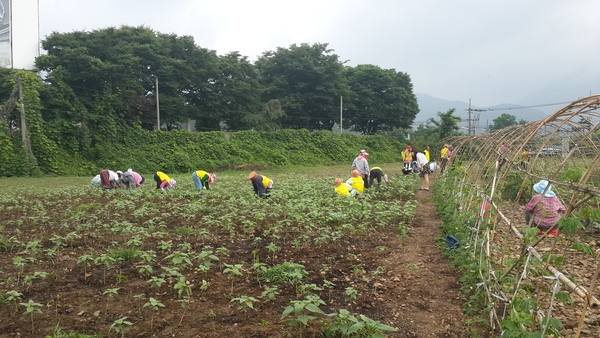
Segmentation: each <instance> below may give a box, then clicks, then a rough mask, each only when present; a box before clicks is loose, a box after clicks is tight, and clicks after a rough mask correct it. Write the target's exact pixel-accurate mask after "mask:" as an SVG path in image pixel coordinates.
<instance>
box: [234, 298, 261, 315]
mask: <svg viewBox="0 0 600 338" xmlns="http://www.w3.org/2000/svg"><path fill="white" fill-rule="evenodd" d="M233 302H238V303H239V304H240V305H239V306H238V307H237V309H238V310H239V311H243V312H244V313H246V312H247V311H248V309H252V310H254V302H258V300H257V299H256V298H254V297H248V296H239V297H237V298H232V299H231V301H230V303H233Z"/></svg>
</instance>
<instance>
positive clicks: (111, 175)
mask: <svg viewBox="0 0 600 338" xmlns="http://www.w3.org/2000/svg"><path fill="white" fill-rule="evenodd" d="M100 183H101V185H102V186H103V188H104V189H114V188H120V187H122V184H121V181H120V180H119V175H117V173H116V172H114V171H112V170H106V169H104V170H101V171H100Z"/></svg>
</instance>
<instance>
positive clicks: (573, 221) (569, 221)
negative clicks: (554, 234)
mask: <svg viewBox="0 0 600 338" xmlns="http://www.w3.org/2000/svg"><path fill="white" fill-rule="evenodd" d="M558 227H559V229H560V230H561V231H562V232H564V233H565V234H572V233H574V232H575V231H577V230H578V229H581V228H583V224H581V221H580V220H579V219H577V218H574V217H564V218H561V219H560V220H559V221H558Z"/></svg>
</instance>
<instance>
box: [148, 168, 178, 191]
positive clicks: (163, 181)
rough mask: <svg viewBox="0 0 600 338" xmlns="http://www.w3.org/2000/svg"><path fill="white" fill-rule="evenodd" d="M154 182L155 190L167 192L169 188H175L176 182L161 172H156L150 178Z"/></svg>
mask: <svg viewBox="0 0 600 338" xmlns="http://www.w3.org/2000/svg"><path fill="white" fill-rule="evenodd" d="M152 178H153V179H154V182H156V189H160V190H168V189H169V188H175V186H176V185H177V181H175V180H174V179H172V178H170V177H169V176H167V174H165V173H163V172H162V171H157V172H155V173H154V175H153V176H152Z"/></svg>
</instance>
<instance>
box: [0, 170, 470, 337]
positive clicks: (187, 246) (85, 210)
mask: <svg viewBox="0 0 600 338" xmlns="http://www.w3.org/2000/svg"><path fill="white" fill-rule="evenodd" d="M383 168H384V170H385V171H386V173H387V174H388V175H389V176H390V178H391V184H390V185H382V186H381V187H379V188H373V189H370V190H369V191H368V192H367V193H366V194H364V195H363V196H364V197H363V198H362V199H361V200H356V199H340V198H338V197H337V196H335V193H334V190H333V189H334V185H333V180H334V179H335V177H342V178H347V176H348V166H331V167H319V168H315V169H311V170H307V169H302V168H294V169H292V170H288V171H286V170H281V169H277V170H269V169H264V170H260V171H259V173H262V174H265V175H267V176H268V177H269V178H272V179H273V180H274V181H275V187H274V189H273V192H272V196H271V197H270V198H269V199H258V198H255V197H254V196H253V192H252V187H251V185H250V182H249V180H248V179H247V177H246V176H247V171H238V172H235V171H230V172H222V173H217V175H218V177H217V180H216V183H215V184H214V185H211V189H210V190H208V191H206V190H205V191H204V192H203V194H202V196H200V195H199V193H198V192H197V191H195V190H194V189H193V182H192V179H191V177H190V176H189V175H187V174H186V175H172V177H173V178H175V179H177V181H178V185H177V187H176V188H175V189H172V190H170V191H167V192H160V191H157V190H156V189H154V183H153V182H152V179H151V175H145V176H146V178H147V180H148V179H149V182H147V183H146V184H145V185H143V186H142V187H141V188H139V189H137V190H135V191H126V190H116V191H104V190H102V189H100V188H95V187H91V186H89V180H90V179H91V177H90V178H44V179H40V178H31V179H23V178H17V179H2V180H1V182H0V183H2V185H3V187H4V189H3V191H2V192H0V253H1V255H0V270H1V271H2V272H1V273H0V292H1V294H0V315H1V316H2V317H3V320H2V322H0V336H3V337H4V336H6V337H17V336H19V337H43V336H46V335H53V334H54V335H53V336H56V337H58V336H59V334H58V333H56V332H58V331H59V330H60V332H62V333H69V332H77V333H79V334H87V335H92V336H93V335H96V336H98V337H99V336H103V337H108V336H110V337H112V336H114V337H121V336H125V337H151V336H156V337H167V336H168V337H223V336H229V337H313V336H323V337H340V336H342V333H344V332H346V333H347V332H348V331H347V330H349V328H350V326H351V325H354V326H353V329H357V330H360V331H359V332H360V333H361V334H364V336H373V335H374V334H376V333H382V334H389V335H390V336H397V337H421V336H424V335H429V336H431V335H434V336H439V337H462V336H468V332H466V331H465V328H464V324H463V320H464V318H465V317H464V316H463V315H462V313H461V311H460V306H461V302H460V300H459V299H460V296H459V295H458V292H457V290H458V288H459V285H458V282H457V277H456V276H457V272H455V271H452V270H451V269H449V268H448V267H447V266H448V264H449V263H448V261H447V260H446V259H444V258H443V257H441V253H440V250H439V249H437V248H436V247H435V237H436V235H437V234H438V233H439V229H438V228H437V226H436V224H435V223H432V222H435V220H434V219H433V218H434V217H435V215H434V211H433V207H432V206H431V205H429V206H422V205H419V203H418V202H417V198H419V199H422V200H425V199H426V198H428V197H430V196H428V195H429V194H430V193H429V192H417V196H415V187H416V186H417V185H418V184H419V183H418V178H417V177H416V176H414V175H411V176H403V175H401V172H400V169H401V167H400V166H399V165H395V164H394V165H392V164H390V165H386V166H383ZM415 215H422V216H423V217H421V216H419V217H417V218H415ZM417 231H418V232H422V233H425V234H424V235H423V234H421V235H419V236H415V233H416V232H417ZM352 314H354V315H352Z"/></svg>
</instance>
